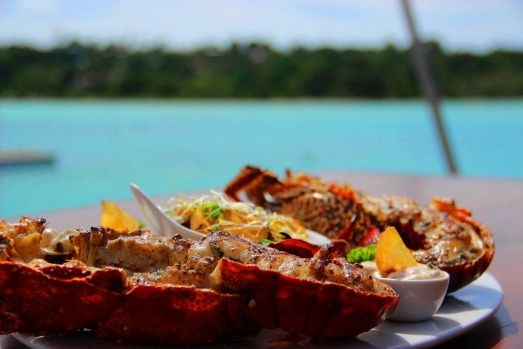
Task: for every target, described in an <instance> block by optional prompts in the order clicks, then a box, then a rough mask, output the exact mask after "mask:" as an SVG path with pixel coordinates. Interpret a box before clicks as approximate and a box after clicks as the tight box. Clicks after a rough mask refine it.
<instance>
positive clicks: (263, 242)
mask: <svg viewBox="0 0 523 349" xmlns="http://www.w3.org/2000/svg"><path fill="white" fill-rule="evenodd" d="M260 243H261V244H263V245H269V244H272V243H274V241H272V240H269V239H263V240H262V241H260Z"/></svg>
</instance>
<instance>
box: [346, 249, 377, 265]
mask: <svg viewBox="0 0 523 349" xmlns="http://www.w3.org/2000/svg"><path fill="white" fill-rule="evenodd" d="M347 259H348V260H349V262H351V263H361V262H366V261H373V260H375V259H376V245H369V246H365V247H356V248H355V249H353V250H352V251H350V252H349V253H347Z"/></svg>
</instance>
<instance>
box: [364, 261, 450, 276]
mask: <svg viewBox="0 0 523 349" xmlns="http://www.w3.org/2000/svg"><path fill="white" fill-rule="evenodd" d="M361 265H363V268H364V269H365V271H367V272H368V273H369V274H371V275H372V276H375V277H383V276H382V275H381V273H380V271H379V270H378V267H377V266H376V262H374V261H368V262H363V263H361ZM444 276H445V274H444V273H443V272H442V271H441V270H439V269H438V268H436V267H433V266H429V265H427V264H418V265H417V266H415V267H409V268H406V269H401V270H399V271H396V272H394V273H390V274H389V275H388V276H387V278H388V279H396V280H427V279H438V278H442V277H444Z"/></svg>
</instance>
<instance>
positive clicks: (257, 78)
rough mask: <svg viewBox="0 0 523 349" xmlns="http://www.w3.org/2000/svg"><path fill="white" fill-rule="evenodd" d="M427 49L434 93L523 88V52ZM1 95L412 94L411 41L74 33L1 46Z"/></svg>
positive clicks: (499, 93) (494, 93)
mask: <svg viewBox="0 0 523 349" xmlns="http://www.w3.org/2000/svg"><path fill="white" fill-rule="evenodd" d="M425 51H426V54H427V57H428V59H429V62H430V65H431V67H432V71H433V75H434V78H435V80H436V81H437V84H438V87H439V92H440V95H442V96H443V97H449V98H463V97H467V98H469V97H472V98H475V97H521V96H523V52H519V51H502V50H497V51H492V52H490V53H488V54H472V53H467V52H454V53H449V52H446V51H445V50H443V49H442V47H441V46H440V45H439V44H438V43H437V42H429V43H427V44H425ZM0 96H2V97H143V98H299V97H318V98H416V97H420V96H421V90H420V88H419V86H418V83H417V80H416V75H415V71H414V68H413V64H412V58H411V53H410V50H409V49H400V48H397V47H395V46H394V45H387V46H385V47H383V48H380V49H355V48H345V49H340V48H338V49H336V48H317V49H307V48H303V47H296V48H293V49H290V50H287V51H278V50H275V49H273V48H272V47H271V46H270V45H267V44H263V43H246V44H238V43H232V44H230V45H229V47H226V48H221V49H220V48H213V47H206V48H200V49H195V50H194V51H191V52H176V51H172V50H168V49H166V48H164V47H155V48H149V49H145V50H133V49H130V48H128V47H124V46H118V45H114V44H113V45H109V46H105V47H100V46H96V45H91V44H82V43H78V42H70V43H68V44H65V45H62V46H58V47H54V48H49V49H38V48H35V47H28V46H7V47H0Z"/></svg>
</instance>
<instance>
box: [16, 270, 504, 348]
mask: <svg viewBox="0 0 523 349" xmlns="http://www.w3.org/2000/svg"><path fill="white" fill-rule="evenodd" d="M502 301H503V290H502V289H501V286H500V285H499V283H498V282H497V280H496V279H495V278H494V277H493V276H492V275H491V274H489V273H485V274H484V275H483V276H482V277H481V278H479V279H478V280H476V281H475V282H473V283H472V284H471V285H469V286H467V287H465V288H463V289H461V290H459V291H457V292H455V293H453V294H451V295H450V296H448V297H447V299H446V300H445V302H444V303H443V305H442V306H441V308H440V309H439V311H438V312H437V313H436V315H435V316H434V317H433V318H432V319H431V320H428V321H424V322H419V323H401V322H393V321H385V322H384V323H382V324H381V325H379V326H378V327H376V328H374V329H372V330H371V331H369V332H367V333H363V334H361V335H359V336H358V337H356V338H355V339H350V340H344V341H335V342H310V343H309V342H308V341H306V340H300V339H296V338H292V337H290V336H289V335H286V334H285V333H284V332H283V331H281V330H264V331H262V332H261V333H260V334H259V335H258V336H256V337H255V338H253V339H249V340H244V341H241V342H235V343H219V344H217V345H214V346H219V347H221V348H231V349H233V348H268V347H278V346H282V347H287V346H290V345H292V344H296V345H300V346H302V347H311V348H316V349H317V348H329V349H334V348H351V349H353V348H361V349H364V348H374V349H375V348H394V349H403V348H427V347H433V346H435V345H438V344H441V343H443V342H446V341H448V340H450V339H452V338H455V337H457V336H459V335H461V334H463V333H465V332H467V331H468V330H470V329H471V328H472V327H474V326H476V325H478V324H480V323H481V322H483V321H485V320H486V319H488V318H489V317H490V316H492V315H493V314H494V313H495V312H496V311H497V310H498V308H499V307H500V306H501V303H502ZM13 336H15V338H17V339H18V340H19V341H20V342H22V343H23V344H25V345H26V346H28V347H29V348H31V349H71V348H75V349H91V348H99V349H145V348H148V347H145V346H140V345H121V344H120V345H118V344H113V343H111V342H110V341H106V340H99V339H96V338H94V337H93V336H92V335H91V334H90V333H79V334H75V335H69V336H65V337H58V336H40V337H36V336H33V335H30V334H14V335H13ZM155 348H157V349H159V348H161V347H155Z"/></svg>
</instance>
